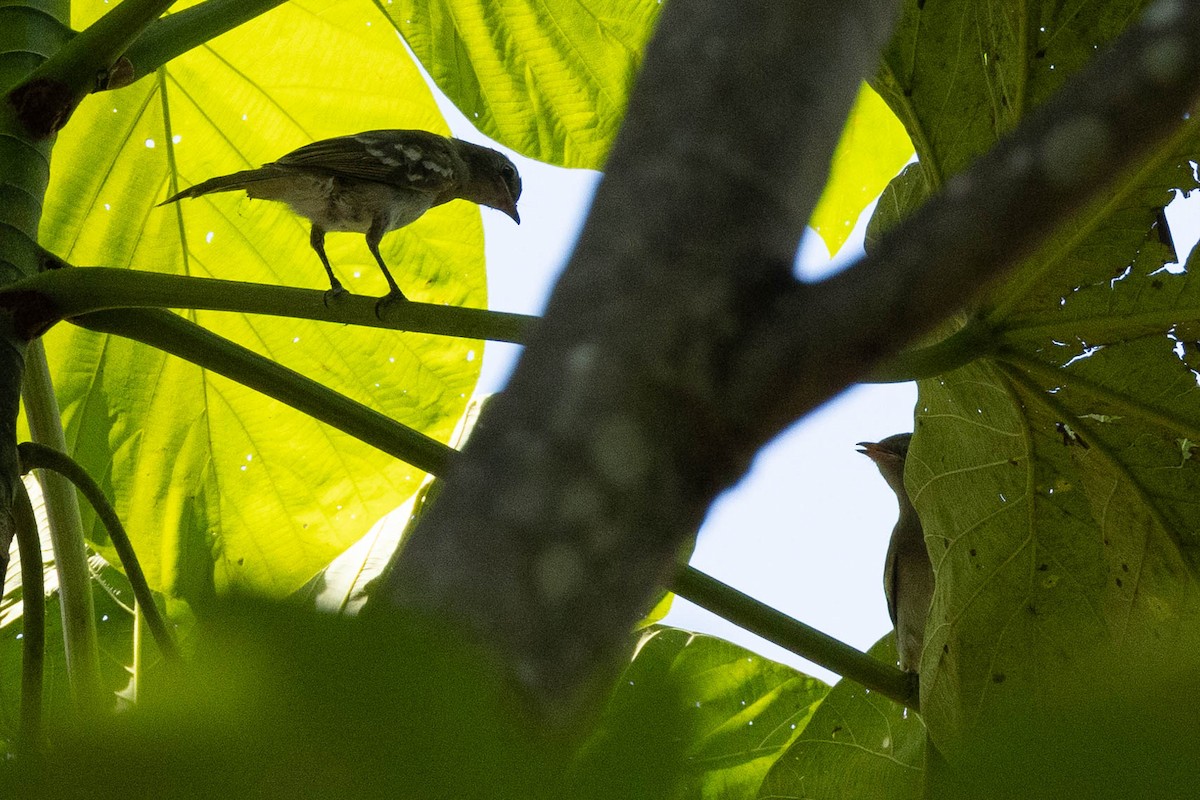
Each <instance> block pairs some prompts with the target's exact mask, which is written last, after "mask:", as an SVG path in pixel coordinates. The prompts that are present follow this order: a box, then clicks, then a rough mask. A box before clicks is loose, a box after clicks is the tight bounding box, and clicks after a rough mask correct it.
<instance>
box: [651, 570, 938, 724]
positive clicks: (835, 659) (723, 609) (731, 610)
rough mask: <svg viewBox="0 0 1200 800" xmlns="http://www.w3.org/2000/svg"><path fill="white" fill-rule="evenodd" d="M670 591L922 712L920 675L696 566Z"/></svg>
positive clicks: (679, 578)
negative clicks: (751, 594) (798, 617)
mask: <svg viewBox="0 0 1200 800" xmlns="http://www.w3.org/2000/svg"><path fill="white" fill-rule="evenodd" d="M671 590H672V591H674V592H675V594H677V595H679V596H680V597H682V598H684V599H685V600H690V601H691V602H693V603H695V604H696V605H698V606H700V607H701V608H703V609H706V610H708V611H711V612H712V613H714V614H716V615H717V616H719V617H721V618H723V619H727V620H729V621H730V622H732V623H733V624H735V625H738V626H740V627H742V628H745V629H746V630H748V631H750V632H751V633H757V634H758V635H759V636H761V637H763V638H764V639H766V640H767V641H770V642H774V643H775V644H777V645H779V646H780V647H783V648H786V649H787V650H790V651H791V652H793V653H795V654H796V655H798V656H802V657H803V658H807V659H808V660H809V661H811V662H813V663H814V664H820V665H821V666H822V667H825V668H826V669H828V670H830V671H832V672H836V673H837V674H838V675H841V676H842V677H844V678H849V679H850V680H852V681H854V682H855V683H858V684H860V685H862V686H865V687H866V688H868V689H871V690H872V691H876V692H879V693H880V694H882V695H883V696H884V697H887V698H889V699H891V700H895V701H896V702H897V703H899V704H900V705H902V706H907V707H908V708H911V709H912V710H913V711H920V707H919V705H918V700H917V676H916V675H915V674H913V673H908V672H902V671H900V670H899V669H897V668H896V667H894V666H891V665H890V664H885V663H883V662H882V661H880V660H878V659H876V658H873V657H871V656H869V655H867V654H866V653H864V652H862V651H860V650H855V649H854V648H853V647H851V646H850V645H848V644H845V643H844V642H839V641H838V640H837V639H834V638H833V637H832V636H830V635H828V634H826V633H822V632H821V631H819V630H817V629H816V628H812V627H809V626H808V625H805V624H804V623H803V622H800V621H799V620H796V619H792V618H791V617H789V616H788V615H787V614H784V613H783V612H781V611H777V610H775V609H774V608H771V607H770V606H768V605H765V604H764V603H760V602H759V601H757V600H755V599H754V598H753V597H750V596H749V595H746V594H742V593H741V592H739V591H738V590H737V589H734V588H733V587H732V586H728V585H726V584H724V583H721V582H720V581H719V580H717V579H716V578H713V577H710V576H708V575H705V574H704V573H703V572H701V571H699V570H697V569H694V568H693V567H686V568H685V569H683V570H681V571H680V572H679V574H678V575H676V576H675V582H674V583H673V584H672V585H671Z"/></svg>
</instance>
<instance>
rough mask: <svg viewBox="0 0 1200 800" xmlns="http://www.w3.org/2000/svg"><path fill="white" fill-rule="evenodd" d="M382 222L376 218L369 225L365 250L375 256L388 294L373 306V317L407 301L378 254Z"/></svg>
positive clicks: (382, 232) (381, 237)
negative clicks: (386, 283)
mask: <svg viewBox="0 0 1200 800" xmlns="http://www.w3.org/2000/svg"><path fill="white" fill-rule="evenodd" d="M384 232H385V231H384V229H383V220H382V219H379V218H377V219H376V220H375V221H374V222H373V223H371V229H370V230H368V231H367V249H368V250H370V251H371V255H373V256H375V262H376V263H377V264H379V268H380V269H381V270H383V277H385V278H387V282H388V293H387V294H386V295H384V296H383V297H381V298H379V302H378V303H376V304H375V316H377V317H378V316H379V312H380V311H381V310H382V309H383V308H385V307H387V306H389V305H391V304H392V303H396V302H403V301H407V300H408V298H407V297H405V296H404V292H402V291H400V286H399V285H398V284H397V283H396V279H395V278H393V277H392V273H390V272H388V268H387V264H385V263H383V256H381V255H380V254H379V242H380V240H381V239H383V234H384Z"/></svg>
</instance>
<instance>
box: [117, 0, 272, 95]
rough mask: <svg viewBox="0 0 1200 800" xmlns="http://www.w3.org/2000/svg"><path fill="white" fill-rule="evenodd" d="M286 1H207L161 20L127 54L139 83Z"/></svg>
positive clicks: (145, 32) (144, 33)
mask: <svg viewBox="0 0 1200 800" xmlns="http://www.w3.org/2000/svg"><path fill="white" fill-rule="evenodd" d="M283 2H284V0H206V1H205V2H203V3H197V4H196V5H194V6H192V7H191V8H185V9H184V10H182V11H180V12H178V13H175V14H169V15H167V16H165V17H162V18H161V19H159V20H158V21H157V22H155V23H154V24H153V25H151V26H150V27H149V28H147V29H146V30H145V31H144V32H143V33H142V35H141V36H140V37H138V40H137V41H136V42H134V43H133V45H132V46H130V48H129V50H128V51H126V53H125V57H126V58H127V59H128V60H129V65H130V67H131V68H132V70H133V76H134V79H135V80H136V79H137V78H139V77H141V76H143V75H149V74H150V73H151V72H153V71H154V70H156V69H158V68H159V67H161V66H163V65H164V64H166V63H167V62H168V61H170V60H171V59H173V58H175V57H176V56H179V55H182V54H183V53H186V52H187V51H189V50H191V49H192V48H195V47H199V46H200V45H202V44H205V43H207V42H209V41H211V40H213V39H215V38H216V37H218V36H220V35H221V34H222V33H225V32H226V31H230V30H232V29H234V28H236V27H237V26H238V25H241V24H243V23H245V22H249V21H250V20H252V19H254V18H255V17H258V16H260V15H262V14H264V13H266V12H267V11H270V10H271V9H273V8H275V7H276V6H278V5H282V4H283Z"/></svg>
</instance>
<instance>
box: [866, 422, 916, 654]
mask: <svg viewBox="0 0 1200 800" xmlns="http://www.w3.org/2000/svg"><path fill="white" fill-rule="evenodd" d="M911 439H912V434H911V433H897V434H896V435H895V436H889V437H887V438H886V439H884V440H883V441H880V442H859V443H858V446H859V447H861V448H862V450H860V451H859V452H860V453H862V454H863V455H865V456H866V457H868V458H869V459H871V460H872V461H874V462H875V466H877V467H879V472H880V474H882V475H883V479H884V480H886V481H887V482H888V486H890V487H892V491H893V492H895V493H896V501H897V503H899V505H900V519H898V520H897V521H896V527H895V528H893V529H892V538H891V541H890V542H889V543H888V551H887V561H886V562H885V563H884V566H883V593H884V595H885V596H886V597H887V606H888V614H889V615H890V616H891V618H892V624H893V625H895V626H896V649H897V650H898V651H899V653H900V669H902V670H904V671H906V672H918V671H920V669H921V650H922V649H923V648H924V646H925V619H926V617H928V616H929V603H930V601H931V600H932V599H933V566H932V565H931V564H930V563H929V551H928V549H926V547H925V531H924V529H923V528H922V527H921V518H920V517H918V516H917V510H916V509H915V508H914V507H913V504H912V500H910V499H909V497H908V490H907V489H906V488H905V487H904V463H905V459H907V458H908V443H909V441H910V440H911Z"/></svg>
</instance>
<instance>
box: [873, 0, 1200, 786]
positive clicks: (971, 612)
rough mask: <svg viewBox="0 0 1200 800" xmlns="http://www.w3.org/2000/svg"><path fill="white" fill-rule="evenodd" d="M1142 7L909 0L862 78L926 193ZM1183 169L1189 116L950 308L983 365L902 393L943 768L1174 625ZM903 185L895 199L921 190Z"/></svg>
mask: <svg viewBox="0 0 1200 800" xmlns="http://www.w3.org/2000/svg"><path fill="white" fill-rule="evenodd" d="M1143 5H1145V3H1143V2H1141V0H1096V1H1095V2H1091V3H1088V4H1087V5H1086V11H1081V10H1080V9H1079V8H1076V7H1074V6H1065V5H1063V4H1061V3H1057V2H1044V3H1040V4H1038V3H1035V4H1028V5H1026V6H1023V7H1021V6H1016V5H1012V6H1003V5H997V4H966V3H960V4H955V3H948V4H946V3H926V4H920V3H915V4H910V6H909V8H908V11H907V15H906V21H905V23H904V24H903V25H902V26H901V34H900V35H899V36H898V38H897V40H896V41H895V42H893V44H892V46H891V49H890V51H889V56H888V58H887V65H888V66H887V68H886V69H885V71H884V75H883V78H882V79H881V81H880V83H881V85H882V91H883V93H884V95H885V97H887V98H888V100H889V102H890V103H891V104H892V106H893V109H894V110H896V112H897V115H898V116H899V117H900V118H901V119H902V120H904V121H905V124H906V126H907V127H908V130H909V131H910V133H911V134H912V135H913V139H914V141H915V142H916V144H917V150H918V153H919V155H920V157H921V172H922V174H923V175H924V177H925V182H924V183H925V184H926V185H928V186H932V187H934V188H935V189H936V187H938V186H939V185H940V184H941V183H942V182H944V180H945V178H946V177H947V176H949V175H952V174H953V173H955V172H957V171H959V170H961V169H962V168H964V167H965V166H966V165H968V164H969V163H970V162H971V160H972V159H973V158H974V157H975V156H977V155H978V154H979V153H981V152H983V151H985V150H986V149H987V148H989V147H990V146H991V145H992V144H993V143H994V142H995V141H996V139H997V137H998V136H999V135H1001V134H1002V133H1003V132H1004V131H1006V130H1007V129H1009V128H1011V127H1012V126H1013V125H1015V124H1016V123H1017V121H1018V119H1019V117H1020V115H1021V114H1022V113H1024V112H1025V111H1027V110H1028V109H1029V108H1030V107H1031V106H1033V105H1034V104H1036V103H1038V102H1040V101H1041V100H1043V99H1045V98H1046V97H1048V96H1049V95H1050V94H1051V93H1052V92H1053V91H1055V90H1056V89H1057V88H1059V87H1060V86H1061V85H1062V83H1063V80H1064V79H1065V78H1066V77H1067V75H1068V74H1069V73H1070V72H1072V71H1074V70H1076V69H1077V68H1079V67H1080V66H1081V65H1082V64H1084V63H1085V62H1086V61H1087V59H1088V58H1090V57H1091V55H1092V54H1093V53H1094V52H1095V51H1096V49H1097V48H1099V47H1103V46H1104V45H1105V43H1106V42H1107V41H1109V40H1111V39H1113V38H1114V37H1115V36H1116V35H1117V34H1118V33H1119V32H1120V31H1121V29H1122V28H1123V27H1124V26H1125V25H1126V24H1127V23H1128V22H1129V20H1130V19H1131V18H1133V17H1134V16H1135V15H1136V13H1137V12H1138V11H1139V10H1140V8H1141V7H1142V6H1143ZM921 7H923V10H921ZM1022 8H1023V9H1024V10H1025V15H1024V16H1022V14H1021V10H1022ZM1197 159H1200V133H1198V129H1197V125H1196V124H1195V123H1192V124H1191V126H1190V127H1188V128H1185V129H1184V131H1183V132H1182V133H1181V134H1180V135H1179V136H1177V137H1176V138H1175V139H1174V140H1173V141H1170V142H1168V143H1166V144H1165V145H1164V146H1162V147H1161V148H1160V149H1159V150H1158V151H1157V152H1155V153H1152V154H1151V155H1150V156H1149V157H1148V158H1147V159H1146V160H1145V161H1144V162H1142V163H1141V164H1140V165H1139V167H1138V168H1137V169H1135V170H1133V171H1131V172H1130V173H1129V174H1126V175H1123V176H1120V177H1119V178H1118V180H1117V181H1116V183H1115V185H1114V188H1113V190H1112V192H1111V194H1110V195H1109V196H1108V197H1106V198H1104V200H1103V202H1101V203H1099V204H1096V205H1093V206H1092V207H1090V208H1089V209H1087V210H1086V211H1084V212H1082V213H1081V214H1078V215H1076V217H1075V218H1073V219H1072V220H1070V221H1069V223H1068V224H1067V225H1065V226H1064V227H1063V229H1062V230H1061V231H1060V232H1059V233H1058V234H1057V235H1056V236H1055V237H1054V238H1053V239H1052V241H1050V243H1049V244H1048V245H1047V246H1045V247H1043V248H1042V249H1041V250H1040V251H1039V252H1038V253H1037V254H1035V255H1034V256H1033V257H1031V258H1029V259H1028V260H1027V261H1026V263H1024V264H1023V265H1022V267H1021V268H1020V269H1019V271H1018V272H1017V274H1016V275H1015V277H1014V278H1013V279H1012V280H1010V281H1009V282H1008V283H1006V284H1005V285H1004V286H1002V287H1000V288H999V289H998V290H997V291H995V292H994V293H993V294H992V296H991V297H989V298H987V300H986V301H985V302H984V303H983V304H981V306H980V307H978V308H976V309H973V310H972V311H971V313H970V314H969V315H968V317H967V318H966V319H967V321H966V324H968V325H971V326H973V327H974V328H975V329H976V331H977V333H978V335H979V337H980V338H981V339H982V340H984V341H987V342H988V345H989V346H988V351H989V352H988V355H987V357H986V358H980V359H979V360H977V361H975V362H974V363H972V364H970V365H968V366H965V367H962V368H959V369H957V370H954V371H952V372H949V373H948V374H946V375H943V376H941V377H940V378H938V379H934V380H926V381H921V382H920V384H919V388H920V398H919V402H918V412H917V420H916V425H917V435H916V436H915V438H914V440H913V445H912V449H911V450H910V453H909V466H908V471H907V475H906V479H907V483H908V487H909V491H910V494H911V495H912V496H913V499H914V503H915V504H916V507H917V509H918V511H919V513H920V514H921V518H922V521H923V522H924V524H925V532H926V538H927V541H928V543H929V545H930V551H931V554H932V558H933V562H934V568H935V572H936V576H937V588H936V592H935V596H934V601H933V607H932V610H931V616H930V622H929V627H928V628H927V640H926V646H925V652H924V658H923V661H922V705H923V708H924V713H925V720H926V722H927V723H928V725H929V731H930V735H931V737H932V739H933V741H934V742H935V743H936V744H937V745H938V747H939V749H940V750H941V751H942V752H943V753H945V754H946V755H947V757H949V758H950V759H951V761H952V762H953V760H954V759H955V757H956V756H959V755H960V754H962V753H963V752H964V751H969V750H970V749H971V748H972V746H973V743H974V745H975V746H977V745H978V742H979V739H980V737H982V736H985V735H986V733H987V731H989V730H994V729H995V726H997V725H1000V726H1007V725H1009V724H1011V722H1012V720H1014V719H1018V718H1019V719H1027V720H1032V721H1033V722H1035V723H1036V721H1037V713H1036V712H1037V709H1039V708H1049V707H1050V706H1049V705H1048V702H1047V701H1048V700H1049V699H1051V697H1052V696H1053V695H1055V694H1056V693H1058V692H1059V691H1060V690H1061V688H1062V687H1063V686H1066V685H1068V684H1083V685H1091V684H1089V682H1090V681H1095V680H1097V679H1098V678H1099V677H1100V676H1101V675H1103V674H1104V671H1105V670H1106V669H1107V663H1108V662H1105V661H1102V660H1101V659H1100V656H1101V655H1103V654H1113V653H1116V654H1120V655H1121V656H1122V657H1125V658H1127V659H1128V660H1129V661H1132V662H1135V663H1142V662H1148V661H1149V660H1151V658H1152V656H1153V654H1154V653H1155V652H1156V649H1157V648H1159V647H1160V646H1161V645H1162V643H1164V642H1171V641H1173V640H1175V639H1176V638H1177V637H1178V636H1179V635H1180V632H1181V631H1183V630H1185V629H1186V628H1187V626H1188V625H1192V624H1194V623H1195V620H1196V614H1197V611H1198V609H1200V582H1198V580H1197V578H1198V576H1197V569H1196V568H1197V564H1198V558H1197V556H1198V555H1200V549H1198V548H1200V533H1198V528H1197V520H1200V501H1197V497H1200V460H1198V459H1197V458H1196V457H1195V455H1194V443H1195V442H1198V441H1200V387H1198V386H1197V374H1198V373H1197V372H1196V369H1195V365H1196V362H1195V347H1196V345H1195V338H1196V334H1197V331H1198V325H1200V293H1198V292H1197V289H1196V286H1195V283H1196V282H1195V280H1194V278H1193V274H1192V273H1194V272H1195V270H1196V269H1198V268H1200V262H1197V261H1196V260H1195V259H1193V260H1192V262H1191V263H1189V264H1188V265H1187V269H1186V270H1185V271H1183V272H1182V273H1181V274H1175V273H1178V272H1179V270H1178V269H1176V268H1172V269H1166V265H1167V264H1169V263H1170V262H1171V261H1172V260H1173V258H1174V255H1173V250H1172V248H1171V247H1170V245H1169V237H1168V232H1167V231H1166V230H1165V228H1164V227H1163V225H1164V224H1165V223H1164V222H1163V221H1162V220H1161V214H1160V209H1161V208H1162V206H1164V205H1165V204H1166V203H1168V202H1169V201H1170V200H1171V198H1172V197H1173V196H1174V194H1175V193H1176V192H1180V191H1182V192H1187V191H1191V190H1193V189H1195V188H1197V186H1198V185H1200V184H1198V183H1197V180H1196V176H1195V171H1194V166H1193V165H1191V164H1189V162H1194V161H1196V160H1197ZM902 183H903V185H901V182H898V183H897V187H898V188H897V191H896V192H894V193H893V195H892V196H893V198H895V199H899V200H900V202H901V203H905V204H906V203H908V202H909V201H913V202H915V201H917V200H919V198H920V197H921V196H922V195H923V194H924V192H923V191H906V190H905V187H907V188H908V189H912V188H913V186H914V185H915V182H914V181H913V176H911V175H910V176H909V177H907V178H905V179H904V181H903V182H902ZM907 210H910V209H907V208H906V209H900V210H899V211H898V210H897V209H894V208H883V209H882V210H881V212H880V214H885V215H891V216H900V215H902V214H903V213H904V212H905V211H907Z"/></svg>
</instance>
